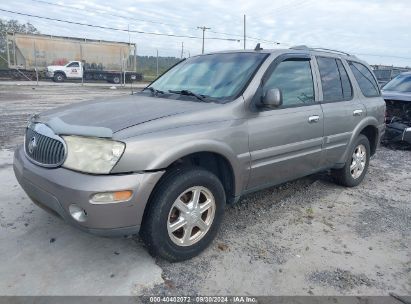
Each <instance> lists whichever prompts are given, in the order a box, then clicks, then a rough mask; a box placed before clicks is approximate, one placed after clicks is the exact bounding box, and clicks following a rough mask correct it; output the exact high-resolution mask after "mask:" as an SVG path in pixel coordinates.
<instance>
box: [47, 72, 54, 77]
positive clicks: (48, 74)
mask: <svg viewBox="0 0 411 304" xmlns="http://www.w3.org/2000/svg"><path fill="white" fill-rule="evenodd" d="M46 77H47V78H53V77H54V72H52V71H47V72H46Z"/></svg>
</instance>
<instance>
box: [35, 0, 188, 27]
mask: <svg viewBox="0 0 411 304" xmlns="http://www.w3.org/2000/svg"><path fill="white" fill-rule="evenodd" d="M31 1H33V2H37V3H43V4H48V5H53V6H57V7H63V8H68V9H72V10H76V11H77V12H78V11H79V9H78V8H76V7H73V6H70V5H64V4H60V3H52V2H48V1H44V0H31ZM81 10H82V11H87V12H90V13H95V12H96V11H98V12H99V13H104V14H106V15H109V16H112V17H117V18H122V19H125V20H135V21H140V22H147V23H153V24H160V25H168V26H178V27H182V28H187V29H195V28H193V27H186V26H182V25H177V24H172V23H166V22H162V21H153V20H148V19H141V18H135V17H126V16H123V15H118V14H114V13H111V12H108V11H105V10H101V9H96V10H92V9H85V8H84V9H81Z"/></svg>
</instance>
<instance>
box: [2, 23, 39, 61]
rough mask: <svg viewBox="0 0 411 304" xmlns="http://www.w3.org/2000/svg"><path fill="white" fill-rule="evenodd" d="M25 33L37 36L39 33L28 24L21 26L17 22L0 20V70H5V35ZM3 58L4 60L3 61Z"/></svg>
mask: <svg viewBox="0 0 411 304" xmlns="http://www.w3.org/2000/svg"><path fill="white" fill-rule="evenodd" d="M8 32H16V33H25V34H39V31H38V30H37V29H36V28H35V27H34V25H32V24H31V23H30V22H27V23H26V24H22V23H20V22H18V21H17V20H13V19H12V20H4V19H1V18H0V56H1V57H0V68H6V67H7V62H6V61H5V60H4V59H6V58H7V54H6V51H7V45H6V43H7V38H6V37H7V33H8ZM3 58H4V59H3Z"/></svg>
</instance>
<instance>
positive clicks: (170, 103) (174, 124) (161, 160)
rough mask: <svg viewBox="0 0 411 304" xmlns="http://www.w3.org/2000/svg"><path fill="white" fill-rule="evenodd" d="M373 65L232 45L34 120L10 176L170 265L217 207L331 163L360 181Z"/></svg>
mask: <svg viewBox="0 0 411 304" xmlns="http://www.w3.org/2000/svg"><path fill="white" fill-rule="evenodd" d="M384 113H385V102H384V100H383V99H382V98H381V96H380V91H379V88H378V84H377V81H376V79H375V77H374V75H373V73H372V72H371V70H370V67H369V66H368V65H367V64H366V63H364V62H362V61H360V60H359V59H357V58H356V57H355V56H350V55H348V54H345V53H340V52H337V51H327V50H318V49H309V48H307V47H295V48H291V49H283V50H262V49H259V48H258V49H256V50H254V51H252V50H249V51H230V52H219V53H212V54H206V55H201V56H195V57H191V58H189V59H186V60H183V61H182V62H180V63H178V64H177V65H175V66H174V67H172V68H171V69H170V70H168V71H167V72H166V73H164V74H163V75H162V76H161V77H159V78H158V79H157V80H155V81H154V82H153V83H151V84H150V85H149V86H148V87H147V88H145V89H144V90H142V91H141V92H139V93H136V94H133V95H130V96H126V97H123V98H118V97H116V98H115V99H106V100H95V101H88V102H83V103H81V104H75V105H69V106H66V107H62V108H59V109H54V110H50V111H47V112H44V113H42V114H40V115H35V116H33V117H32V118H31V120H30V122H29V124H28V127H27V130H26V137H25V143H24V145H22V146H21V147H19V148H18V149H17V150H16V152H15V155H14V172H15V174H16V177H17V179H18V181H19V182H20V184H21V186H22V187H23V189H24V190H25V191H26V193H27V194H28V196H29V197H30V198H31V199H32V200H33V202H34V203H36V204H38V205H39V206H41V207H43V208H45V209H47V210H49V211H51V212H52V213H54V214H56V215H59V216H60V217H62V218H63V219H64V220H65V221H67V222H68V223H70V224H72V225H73V226H76V227H78V228H80V229H82V230H85V231H88V232H91V233H95V234H99V235H131V234H137V233H140V235H141V237H142V239H143V240H144V242H145V243H146V245H147V247H148V249H149V251H150V253H151V254H153V255H155V256H160V257H162V258H165V259H167V260H170V261H181V260H184V259H188V258H191V257H193V256H195V255H197V254H198V253H200V252H201V251H202V250H203V249H205V248H206V247H207V246H208V245H209V244H210V242H211V241H212V240H213V238H214V237H215V235H216V233H217V231H218V228H219V226H220V224H221V222H222V219H223V214H224V209H225V206H226V204H232V203H235V202H237V201H238V200H239V198H240V197H241V196H242V195H244V194H247V193H250V192H253V191H257V190H260V189H263V188H267V187H270V186H273V185H278V184H280V183H284V182H286V181H290V180H293V179H296V178H299V177H302V176H305V175H309V174H312V173H315V172H318V171H323V170H328V169H330V170H331V172H332V174H333V175H334V176H335V180H336V181H337V182H338V183H339V184H341V185H344V186H348V187H352V186H356V185H358V184H359V183H360V182H361V181H362V180H363V178H364V175H365V174H366V172H367V168H368V164H369V159H370V156H372V155H373V154H374V153H375V151H376V149H377V146H378V143H379V141H380V137H381V136H382V134H383V133H384Z"/></svg>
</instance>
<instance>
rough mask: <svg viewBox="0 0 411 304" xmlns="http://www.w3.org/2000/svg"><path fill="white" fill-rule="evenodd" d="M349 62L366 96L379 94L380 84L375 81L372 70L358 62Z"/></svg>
mask: <svg viewBox="0 0 411 304" xmlns="http://www.w3.org/2000/svg"><path fill="white" fill-rule="evenodd" d="M348 64H349V65H350V68H351V71H352V72H353V74H354V77H355V79H356V80H357V82H358V85H359V86H360V89H361V92H362V93H363V94H364V96H366V97H373V96H379V95H380V91H379V89H378V84H377V82H376V81H375V79H374V77H373V75H372V73H371V71H370V70H369V69H368V68H367V67H365V66H364V65H362V64H361V63H358V62H352V61H350V62H349V63H348Z"/></svg>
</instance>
